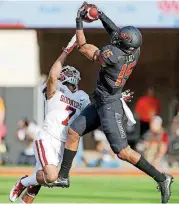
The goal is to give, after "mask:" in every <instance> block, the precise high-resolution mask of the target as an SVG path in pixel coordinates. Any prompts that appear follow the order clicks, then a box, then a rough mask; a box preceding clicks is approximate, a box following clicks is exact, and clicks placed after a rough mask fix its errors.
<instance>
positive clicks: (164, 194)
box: [157, 173, 174, 203]
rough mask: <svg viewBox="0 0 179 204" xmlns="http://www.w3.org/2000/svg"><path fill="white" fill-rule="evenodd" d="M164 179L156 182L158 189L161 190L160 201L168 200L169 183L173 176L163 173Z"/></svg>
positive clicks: (169, 194)
mask: <svg viewBox="0 0 179 204" xmlns="http://www.w3.org/2000/svg"><path fill="white" fill-rule="evenodd" d="M164 175H165V177H166V179H165V181H162V182H157V183H158V187H157V188H158V191H160V192H161V203H168V200H169V199H170V196H171V184H172V182H173V181H174V178H173V176H172V175H170V174H165V173H164Z"/></svg>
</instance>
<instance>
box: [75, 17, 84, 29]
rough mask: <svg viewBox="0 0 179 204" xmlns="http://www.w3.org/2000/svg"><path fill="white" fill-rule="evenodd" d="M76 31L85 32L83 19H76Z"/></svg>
mask: <svg viewBox="0 0 179 204" xmlns="http://www.w3.org/2000/svg"><path fill="white" fill-rule="evenodd" d="M76 29H77V30H83V21H82V19H81V18H76Z"/></svg>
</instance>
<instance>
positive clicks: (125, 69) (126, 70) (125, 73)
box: [115, 61, 136, 86]
mask: <svg viewBox="0 0 179 204" xmlns="http://www.w3.org/2000/svg"><path fill="white" fill-rule="evenodd" d="M135 65H136V61H134V62H131V63H130V64H124V65H123V66H122V69H121V71H120V73H119V76H118V78H117V80H116V83H115V85H116V86H121V85H122V86H124V84H125V83H126V79H127V78H128V77H129V76H130V74H131V73H132V70H133V68H134V67H135ZM125 78H126V79H125Z"/></svg>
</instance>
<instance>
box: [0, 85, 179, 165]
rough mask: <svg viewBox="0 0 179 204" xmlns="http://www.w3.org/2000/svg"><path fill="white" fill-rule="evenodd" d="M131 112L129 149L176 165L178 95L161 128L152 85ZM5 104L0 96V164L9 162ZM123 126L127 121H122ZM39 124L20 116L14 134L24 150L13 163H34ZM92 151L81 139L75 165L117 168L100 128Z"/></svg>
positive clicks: (155, 162)
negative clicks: (133, 117) (167, 118)
mask: <svg viewBox="0 0 179 204" xmlns="http://www.w3.org/2000/svg"><path fill="white" fill-rule="evenodd" d="M133 100H135V106H134V107H135V108H134V115H135V117H136V121H137V124H136V125H134V126H132V127H131V126H127V135H128V142H129V144H130V146H131V147H132V148H134V149H135V150H137V151H138V152H140V153H141V154H142V155H144V156H145V157H146V158H147V159H148V160H149V161H150V162H151V163H152V164H153V165H154V166H156V167H157V168H172V167H179V97H177V96H176V98H174V99H173V101H171V104H169V107H170V117H171V119H169V121H171V122H170V124H169V126H168V127H164V125H163V120H162V118H161V116H160V114H161V113H162V111H164V110H163V109H162V107H161V103H160V99H159V98H157V97H156V94H155V88H154V87H148V89H147V90H146V93H144V95H143V96H141V97H139V98H135V97H134V99H133ZM5 107H6V104H5V103H4V101H3V98H1V97H0V164H2V165H3V164H11V161H10V160H9V159H8V151H9V148H8V145H7V144H6V134H7V131H8V127H6V124H5V113H6V108H5ZM126 125H127V123H126ZM39 128H40V125H38V124H36V122H34V121H30V120H29V119H28V118H24V119H20V120H19V121H18V123H17V131H16V133H15V134H14V136H16V138H17V142H19V143H23V145H24V146H25V149H24V150H23V151H22V152H21V153H20V155H19V156H18V160H17V162H16V163H17V164H19V165H34V164H35V157H34V152H33V140H34V138H35V137H36V134H37V132H38V130H39ZM93 140H94V141H95V147H96V148H95V149H94V150H85V149H84V145H83V139H81V142H80V147H79V151H78V154H77V157H76V164H75V166H76V167H102V168H121V167H123V165H122V164H121V161H120V160H118V159H117V157H116V156H115V155H114V153H113V152H112V150H111V148H110V146H109V144H108V141H107V139H106V137H105V135H104V133H103V132H102V130H101V129H97V130H95V131H94V132H93Z"/></svg>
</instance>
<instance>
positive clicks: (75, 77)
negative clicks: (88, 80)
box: [58, 65, 81, 87]
mask: <svg viewBox="0 0 179 204" xmlns="http://www.w3.org/2000/svg"><path fill="white" fill-rule="evenodd" d="M58 79H59V80H60V81H61V82H62V83H64V82H68V83H70V84H73V85H74V86H75V87H77V86H78V83H79V81H80V80H81V78H80V72H79V71H78V70H77V69H75V68H74V67H72V66H69V65H67V66H65V67H63V68H62V71H61V73H60V76H59V78H58Z"/></svg>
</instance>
